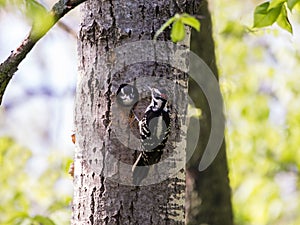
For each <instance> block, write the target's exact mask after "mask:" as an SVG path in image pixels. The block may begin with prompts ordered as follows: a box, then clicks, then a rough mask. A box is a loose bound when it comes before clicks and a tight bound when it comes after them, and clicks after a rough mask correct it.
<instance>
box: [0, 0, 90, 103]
mask: <svg viewBox="0 0 300 225" xmlns="http://www.w3.org/2000/svg"><path fill="white" fill-rule="evenodd" d="M85 1H86V0H59V1H58V2H57V3H55V4H54V6H53V7H52V9H51V10H50V11H47V10H46V9H45V8H44V7H43V6H42V5H38V7H36V8H38V9H39V10H37V11H36V12H37V13H36V14H35V15H36V16H35V17H34V18H33V24H32V27H31V30H30V32H29V34H28V36H27V37H26V38H25V39H24V40H23V42H22V43H21V45H20V46H19V47H18V48H17V49H15V50H14V51H12V52H11V54H10V56H9V57H8V58H7V59H6V60H5V61H4V62H3V63H1V64H0V104H1V103H2V98H3V95H4V92H5V89H6V87H7V85H8V83H9V81H10V80H11V78H12V77H13V75H14V73H15V72H16V71H17V70H18V66H19V64H20V63H21V62H22V61H23V59H24V58H25V57H26V55H27V54H28V53H29V52H30V51H31V49H32V48H33V47H34V45H35V44H36V43H37V42H38V41H39V40H40V39H41V38H42V37H43V36H44V35H45V34H46V33H47V32H48V31H49V30H50V29H51V28H52V27H53V26H54V25H55V24H56V23H57V22H58V21H59V20H60V19H61V18H62V17H63V16H64V15H65V14H67V13H68V12H69V11H71V10H72V9H74V8H75V7H76V6H78V5H79V4H81V3H82V2H85ZM31 2H33V0H32V1H31Z"/></svg>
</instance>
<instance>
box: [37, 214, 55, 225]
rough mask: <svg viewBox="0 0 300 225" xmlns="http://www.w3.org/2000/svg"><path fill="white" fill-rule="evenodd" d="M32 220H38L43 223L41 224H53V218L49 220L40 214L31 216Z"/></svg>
mask: <svg viewBox="0 0 300 225" xmlns="http://www.w3.org/2000/svg"><path fill="white" fill-rule="evenodd" d="M33 221H34V222H38V223H40V224H43V225H55V223H54V222H53V220H51V219H50V218H48V217H45V216H41V215H36V216H35V217H33Z"/></svg>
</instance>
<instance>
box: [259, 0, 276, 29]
mask: <svg viewBox="0 0 300 225" xmlns="http://www.w3.org/2000/svg"><path fill="white" fill-rule="evenodd" d="M269 5H270V2H265V3H262V4H261V5H258V6H257V7H256V8H255V11H254V23H253V27H257V28H259V27H266V26H270V25H272V24H273V23H274V22H275V21H276V20H277V18H278V16H279V14H280V12H281V5H279V6H277V7H276V8H272V9H270V10H268V8H269Z"/></svg>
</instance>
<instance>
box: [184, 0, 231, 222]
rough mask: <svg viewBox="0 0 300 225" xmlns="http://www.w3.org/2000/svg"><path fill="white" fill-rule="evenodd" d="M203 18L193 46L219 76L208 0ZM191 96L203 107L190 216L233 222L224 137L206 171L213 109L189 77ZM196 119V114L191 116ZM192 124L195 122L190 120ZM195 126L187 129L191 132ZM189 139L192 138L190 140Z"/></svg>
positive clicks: (191, 170) (201, 9) (192, 166)
mask: <svg viewBox="0 0 300 225" xmlns="http://www.w3.org/2000/svg"><path fill="white" fill-rule="evenodd" d="M197 14H198V15H200V16H201V17H202V18H203V19H201V32H200V33H198V32H192V40H191V50H192V51H193V52H194V53H196V54H197V55H198V56H200V57H201V58H202V59H203V60H204V62H205V63H206V64H207V65H208V66H209V67H210V69H211V71H212V72H213V73H214V74H215V76H216V77H217V78H218V70H217V66H216V60H215V49H214V41H213V38H212V22H211V16H210V12H209V10H208V4H207V1H201V4H200V5H199V6H198V7H197ZM189 96H191V98H192V99H193V101H194V102H195V105H196V107H198V108H200V109H201V113H202V115H201V118H200V119H199V120H200V121H199V123H200V125H201V126H200V137H199V142H198V146H197V148H196V150H195V152H194V154H193V157H192V159H191V160H190V161H189V163H188V165H187V174H186V176H187V177H186V179H187V197H186V199H187V209H186V210H187V220H188V224H189V225H199V224H209V225H220V224H224V225H232V224H233V215H232V206H231V190H230V186H229V179H228V167H227V159H226V147H225V141H224V142H223V144H222V146H221V149H220V151H219V153H218V155H217V157H216V159H215V160H214V161H213V163H212V164H211V165H210V166H209V167H208V168H207V169H206V170H204V171H202V172H199V170H198V166H199V162H200V159H201V157H202V155H203V151H204V149H205V147H206V145H207V141H208V138H209V135H210V130H211V113H210V110H209V106H208V102H207V99H206V97H205V95H204V94H203V92H202V91H201V89H200V88H199V86H198V85H197V84H196V83H195V82H194V81H193V80H192V79H190V80H189ZM192 119H195V118H192ZM190 124H191V125H193V124H195V123H194V122H190ZM192 130H193V129H192V126H191V127H190V128H189V130H188V138H189V137H190V136H191V132H192ZM188 142H189V140H188Z"/></svg>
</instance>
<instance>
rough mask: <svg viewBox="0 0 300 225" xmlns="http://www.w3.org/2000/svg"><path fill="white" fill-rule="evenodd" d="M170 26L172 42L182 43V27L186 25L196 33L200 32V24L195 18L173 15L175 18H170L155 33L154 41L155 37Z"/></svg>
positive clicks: (183, 33) (185, 14) (183, 34)
mask: <svg viewBox="0 0 300 225" xmlns="http://www.w3.org/2000/svg"><path fill="white" fill-rule="evenodd" d="M171 24H173V25H172V30H171V39H172V41H173V42H175V43H176V42H179V41H182V40H183V39H184V37H185V29H184V26H185V25H188V26H190V27H193V28H194V29H196V30H197V31H200V22H199V20H197V19H196V18H195V17H193V16H191V15H189V14H187V13H183V14H178V13H177V14H175V16H173V17H171V18H170V19H169V20H168V21H167V22H165V23H164V24H163V25H162V26H161V28H160V29H159V30H158V31H157V32H156V33H155V35H154V38H153V39H154V40H156V39H157V37H158V36H159V35H160V34H161V33H162V32H163V31H164V30H165V29H166V28H168V27H169V26H170V25H171Z"/></svg>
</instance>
